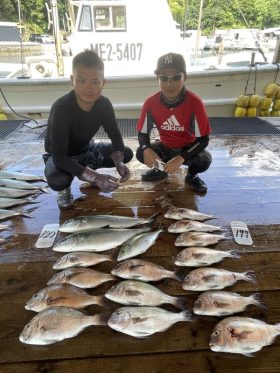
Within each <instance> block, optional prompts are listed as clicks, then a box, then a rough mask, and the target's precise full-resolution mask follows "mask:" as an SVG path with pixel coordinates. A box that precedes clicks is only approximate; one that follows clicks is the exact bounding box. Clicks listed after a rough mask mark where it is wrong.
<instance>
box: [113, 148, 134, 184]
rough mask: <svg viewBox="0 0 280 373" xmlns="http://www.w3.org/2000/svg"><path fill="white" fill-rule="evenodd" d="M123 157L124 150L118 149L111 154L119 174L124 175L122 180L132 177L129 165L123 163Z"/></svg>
mask: <svg viewBox="0 0 280 373" xmlns="http://www.w3.org/2000/svg"><path fill="white" fill-rule="evenodd" d="M123 157H124V155H123V152H120V151H116V152H113V153H112V154H111V158H112V160H113V162H114V163H115V166H116V169H117V171H118V173H119V175H120V176H121V177H122V178H121V182H124V181H126V180H128V179H129V177H130V171H129V169H128V167H127V166H126V165H125V164H124V163H123Z"/></svg>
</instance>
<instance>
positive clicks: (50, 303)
mask: <svg viewBox="0 0 280 373" xmlns="http://www.w3.org/2000/svg"><path fill="white" fill-rule="evenodd" d="M64 299H66V298H65V297H57V298H48V299H47V302H46V303H47V305H48V306H54V305H56V304H57V302H58V301H63V300H64Z"/></svg>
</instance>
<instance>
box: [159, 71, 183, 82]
mask: <svg viewBox="0 0 280 373" xmlns="http://www.w3.org/2000/svg"><path fill="white" fill-rule="evenodd" d="M183 75H184V74H183V73H177V74H174V75H164V74H161V75H158V78H159V80H160V81H161V82H167V81H168V80H169V81H170V80H173V82H178V81H179V80H181V78H182V76H183Z"/></svg>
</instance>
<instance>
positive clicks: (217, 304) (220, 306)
mask: <svg viewBox="0 0 280 373" xmlns="http://www.w3.org/2000/svg"><path fill="white" fill-rule="evenodd" d="M213 304H214V305H215V307H219V308H224V307H227V306H230V304H229V303H223V302H217V301H214V302H213Z"/></svg>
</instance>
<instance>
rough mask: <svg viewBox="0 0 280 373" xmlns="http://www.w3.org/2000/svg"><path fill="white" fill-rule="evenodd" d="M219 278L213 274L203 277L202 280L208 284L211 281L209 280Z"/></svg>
mask: <svg viewBox="0 0 280 373" xmlns="http://www.w3.org/2000/svg"><path fill="white" fill-rule="evenodd" d="M216 277H217V275H214V274H212V275H206V276H203V277H202V280H203V281H204V282H207V281H209V280H213V279H214V278H216Z"/></svg>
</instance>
